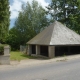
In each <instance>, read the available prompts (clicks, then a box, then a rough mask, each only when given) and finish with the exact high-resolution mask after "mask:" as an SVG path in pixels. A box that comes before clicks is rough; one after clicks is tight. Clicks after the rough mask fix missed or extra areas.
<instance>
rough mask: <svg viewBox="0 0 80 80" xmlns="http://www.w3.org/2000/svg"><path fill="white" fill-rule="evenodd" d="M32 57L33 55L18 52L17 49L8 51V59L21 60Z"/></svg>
mask: <svg viewBox="0 0 80 80" xmlns="http://www.w3.org/2000/svg"><path fill="white" fill-rule="evenodd" d="M32 58H34V57H32V56H28V55H26V54H23V53H22V52H19V51H11V52H10V59H11V60H17V61H20V60H23V59H32Z"/></svg>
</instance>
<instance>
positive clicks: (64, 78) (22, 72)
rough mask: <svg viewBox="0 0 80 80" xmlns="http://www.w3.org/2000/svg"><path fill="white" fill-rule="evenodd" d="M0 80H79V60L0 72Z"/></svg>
mask: <svg viewBox="0 0 80 80" xmlns="http://www.w3.org/2000/svg"><path fill="white" fill-rule="evenodd" d="M0 80H80V59H74V60H67V61H57V62H50V63H45V64H38V65H30V66H26V65H25V66H24V67H20V68H19V67H18V68H17V67H16V66H15V68H11V69H8V70H7V69H5V70H0Z"/></svg>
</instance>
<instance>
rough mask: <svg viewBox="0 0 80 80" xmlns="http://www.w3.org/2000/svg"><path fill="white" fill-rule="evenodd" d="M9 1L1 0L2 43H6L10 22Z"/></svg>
mask: <svg viewBox="0 0 80 80" xmlns="http://www.w3.org/2000/svg"><path fill="white" fill-rule="evenodd" d="M9 17H10V11H9V1H8V0H0V43H5V41H6V36H7V35H8V32H9V24H10V18H9Z"/></svg>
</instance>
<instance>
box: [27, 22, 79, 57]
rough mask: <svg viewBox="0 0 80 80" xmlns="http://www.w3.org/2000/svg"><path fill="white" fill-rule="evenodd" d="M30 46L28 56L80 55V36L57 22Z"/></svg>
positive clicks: (30, 43)
mask: <svg viewBox="0 0 80 80" xmlns="http://www.w3.org/2000/svg"><path fill="white" fill-rule="evenodd" d="M27 44H28V55H31V54H35V55H43V56H47V57H49V58H53V57H55V56H62V55H71V54H79V53H80V35H78V34H77V33H75V32H74V31H73V30H71V29H69V28H68V27H66V26H64V25H63V24H62V23H60V22H58V21H55V22H54V23H53V24H51V25H50V26H49V27H47V28H46V29H44V30H43V31H42V32H41V33H39V34H38V35H36V36H35V37H34V38H32V39H31V40H30V41H28V42H27Z"/></svg>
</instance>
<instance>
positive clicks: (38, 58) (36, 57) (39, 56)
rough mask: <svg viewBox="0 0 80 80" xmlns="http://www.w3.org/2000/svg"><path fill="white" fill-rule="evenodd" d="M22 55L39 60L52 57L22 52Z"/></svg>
mask: <svg viewBox="0 0 80 80" xmlns="http://www.w3.org/2000/svg"><path fill="white" fill-rule="evenodd" d="M21 56H22V57H25V58H28V59H37V60H48V59H50V58H48V57H45V56H41V55H37V56H36V55H32V56H29V55H27V54H22V55H21Z"/></svg>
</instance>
